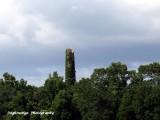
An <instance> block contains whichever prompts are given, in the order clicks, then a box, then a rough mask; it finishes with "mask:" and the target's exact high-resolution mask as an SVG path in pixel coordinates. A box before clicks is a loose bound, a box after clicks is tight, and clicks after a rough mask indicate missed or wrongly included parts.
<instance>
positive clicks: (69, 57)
mask: <svg viewBox="0 0 160 120" xmlns="http://www.w3.org/2000/svg"><path fill="white" fill-rule="evenodd" d="M65 62H66V66H65V82H66V85H67V86H71V85H74V83H75V81H76V78H75V77H76V75H75V61H74V50H72V49H66V61H65Z"/></svg>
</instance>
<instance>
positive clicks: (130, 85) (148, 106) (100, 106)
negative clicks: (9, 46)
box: [0, 62, 160, 120]
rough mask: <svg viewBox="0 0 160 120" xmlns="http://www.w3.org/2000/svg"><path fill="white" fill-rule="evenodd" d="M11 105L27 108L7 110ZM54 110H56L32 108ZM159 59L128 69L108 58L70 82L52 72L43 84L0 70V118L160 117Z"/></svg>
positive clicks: (153, 119)
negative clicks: (0, 74)
mask: <svg viewBox="0 0 160 120" xmlns="http://www.w3.org/2000/svg"><path fill="white" fill-rule="evenodd" d="M9 111H18V112H22V111H26V112H28V113H29V114H27V115H11V114H8V112H9ZM32 111H39V112H45V111H53V112H54V115H52V114H49V115H40V114H36V115H34V114H31V112H32ZM159 119H160V63H151V64H148V65H141V66H139V68H138V70H137V71H135V70H128V69H127V66H126V65H125V64H122V63H120V62H118V63H111V65H110V66H109V67H107V68H97V69H95V70H94V71H93V73H92V75H91V77H90V78H82V79H81V80H79V81H77V82H75V83H74V84H73V83H72V85H71V86H69V85H68V81H67V83H66V82H64V80H63V77H62V76H59V75H58V73H57V72H53V74H50V75H49V76H48V78H47V79H46V81H45V83H44V86H42V87H36V86H31V85H27V81H26V80H23V79H21V80H16V78H15V77H14V76H13V75H10V74H9V73H4V74H3V78H2V79H1V80H0V120H159Z"/></svg>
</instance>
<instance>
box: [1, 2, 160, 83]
mask: <svg viewBox="0 0 160 120" xmlns="http://www.w3.org/2000/svg"><path fill="white" fill-rule="evenodd" d="M159 46H160V1H158V0H0V75H1V77H2V75H3V73H4V72H9V73H10V74H13V75H14V76H16V78H17V79H20V78H24V79H25V80H28V84H33V85H37V86H41V85H43V83H44V81H45V79H46V78H47V77H48V74H49V73H52V72H53V71H58V73H59V74H60V75H61V76H64V65H65V64H64V63H65V62H64V61H65V49H66V48H73V49H74V50H75V58H76V71H77V72H76V73H77V79H78V80H79V79H80V78H81V77H89V76H90V75H91V73H92V72H93V69H94V68H99V67H107V66H109V65H110V64H111V62H118V61H120V62H122V63H125V64H127V66H128V68H129V69H136V68H137V67H138V66H139V65H140V64H146V63H149V62H157V61H160V53H159V51H160V47H159Z"/></svg>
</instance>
